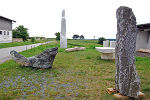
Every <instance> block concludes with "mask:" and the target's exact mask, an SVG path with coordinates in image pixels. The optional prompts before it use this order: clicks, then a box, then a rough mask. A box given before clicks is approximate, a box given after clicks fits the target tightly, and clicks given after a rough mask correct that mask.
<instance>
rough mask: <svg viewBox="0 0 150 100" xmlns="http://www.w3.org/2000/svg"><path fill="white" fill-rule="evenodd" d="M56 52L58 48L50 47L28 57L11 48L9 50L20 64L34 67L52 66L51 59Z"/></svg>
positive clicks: (52, 59)
mask: <svg viewBox="0 0 150 100" xmlns="http://www.w3.org/2000/svg"><path fill="white" fill-rule="evenodd" d="M57 53H58V48H57V47H56V48H50V49H47V50H45V51H44V52H42V53H41V54H39V55H37V56H32V57H29V58H26V57H24V56H23V55H21V54H19V53H18V52H17V51H14V50H12V51H11V52H10V54H11V56H12V59H13V60H14V61H16V62H17V63H18V64H21V65H22V66H31V67H35V68H52V65H53V61H54V59H55V56H56V54H57Z"/></svg>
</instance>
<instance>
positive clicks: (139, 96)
mask: <svg viewBox="0 0 150 100" xmlns="http://www.w3.org/2000/svg"><path fill="white" fill-rule="evenodd" d="M114 97H115V98H117V99H122V100H128V99H129V98H130V97H128V96H123V95H121V94H120V93H116V94H114ZM144 97H145V95H144V93H142V92H139V95H138V99H143V98H144Z"/></svg>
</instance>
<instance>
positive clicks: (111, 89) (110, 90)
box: [107, 88, 117, 94]
mask: <svg viewBox="0 0 150 100" xmlns="http://www.w3.org/2000/svg"><path fill="white" fill-rule="evenodd" d="M107 93H108V94H113V93H117V91H116V89H114V88H107Z"/></svg>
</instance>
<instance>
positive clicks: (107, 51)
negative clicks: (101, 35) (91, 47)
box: [96, 47, 115, 60]
mask: <svg viewBox="0 0 150 100" xmlns="http://www.w3.org/2000/svg"><path fill="white" fill-rule="evenodd" d="M96 50H97V51H99V52H100V53H101V59H105V60H113V59H115V48H111V47H96Z"/></svg>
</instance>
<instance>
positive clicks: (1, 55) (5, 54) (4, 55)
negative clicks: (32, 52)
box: [0, 41, 52, 64]
mask: <svg viewBox="0 0 150 100" xmlns="http://www.w3.org/2000/svg"><path fill="white" fill-rule="evenodd" d="M50 42H52V41H48V42H44V43H37V44H31V45H24V46H16V47H10V48H2V49H0V64H2V63H3V62H5V61H7V60H9V59H11V56H10V51H12V50H15V51H17V52H21V51H24V50H27V49H31V48H35V47H37V46H40V45H43V44H47V43H50Z"/></svg>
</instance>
